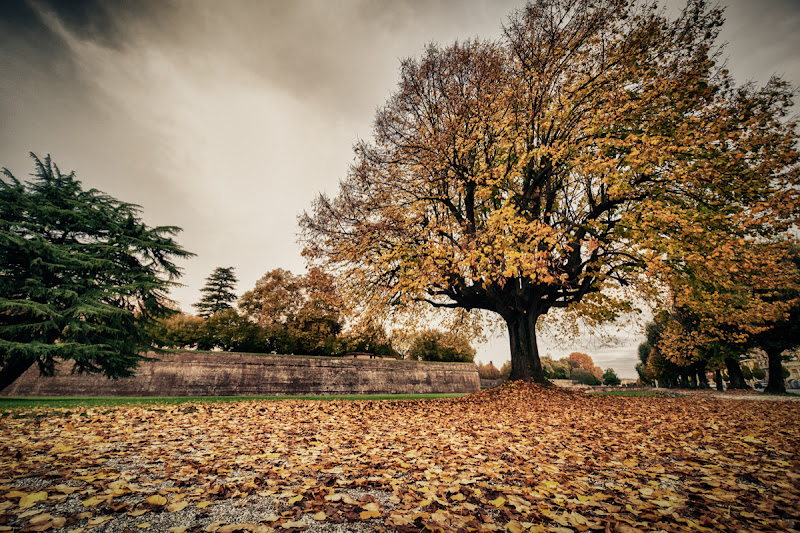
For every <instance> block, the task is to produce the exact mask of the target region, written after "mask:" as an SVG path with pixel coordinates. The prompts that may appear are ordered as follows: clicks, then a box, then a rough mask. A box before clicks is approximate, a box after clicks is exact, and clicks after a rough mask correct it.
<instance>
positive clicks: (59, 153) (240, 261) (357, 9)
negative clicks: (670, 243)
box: [0, 0, 800, 377]
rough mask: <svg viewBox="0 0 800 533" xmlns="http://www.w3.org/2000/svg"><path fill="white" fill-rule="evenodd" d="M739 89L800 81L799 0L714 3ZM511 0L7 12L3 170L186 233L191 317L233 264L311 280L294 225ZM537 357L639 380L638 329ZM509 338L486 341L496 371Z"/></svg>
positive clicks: (15, 7) (284, 0) (484, 357)
mask: <svg viewBox="0 0 800 533" xmlns="http://www.w3.org/2000/svg"><path fill="white" fill-rule="evenodd" d="M721 3H722V5H727V6H728V9H727V11H726V14H727V16H726V18H727V23H726V25H725V27H724V29H723V33H722V37H723V40H724V41H726V42H728V43H729V44H728V45H727V48H726V55H727V57H728V58H729V67H730V68H731V71H732V72H733V74H734V76H735V77H736V79H737V81H744V80H755V81H757V82H761V83H763V82H765V81H766V80H768V79H769V77H770V75H772V74H779V75H781V76H783V77H784V78H785V79H788V80H790V81H791V82H792V83H794V84H795V85H797V84H798V83H800V53H798V51H799V50H800V30H798V28H800V1H798V0H758V1H756V0H727V1H726V0H722V2H721ZM522 5H524V2H521V1H513V0H441V1H435V0H434V1H424V0H418V1H412V0H408V1H398V0H385V1H383V0H380V1H379V0H360V1H359V0H352V1H346V0H318V1H313V0H301V1H298V0H280V1H279V0H272V1H267V0H261V1H256V0H253V1H244V0H240V1H235V0H232V1H225V2H220V1H216V0H193V1H178V0H175V1H170V0H152V1H145V0H132V1H122V0H119V1H113V0H105V1H101V0H98V1H83V0H81V1H78V0H61V1H57V0H48V1H30V2H25V1H19V0H0V167H6V168H8V169H9V170H11V172H13V173H14V174H15V175H16V176H17V177H18V178H20V179H23V178H26V177H27V175H28V174H29V173H30V172H32V171H33V165H32V162H31V160H30V159H29V158H28V155H27V154H28V152H31V151H33V152H35V153H36V154H38V155H40V156H44V155H46V154H48V153H49V154H51V155H52V157H53V160H54V161H55V162H56V163H57V164H58V165H59V167H60V168H61V169H62V170H63V171H69V170H75V171H76V172H77V175H78V177H79V179H80V180H81V181H83V183H84V186H85V187H86V188H90V187H94V188H97V189H100V190H102V191H104V192H107V193H109V194H111V195H112V196H115V197H116V198H118V199H120V200H123V201H126V202H132V203H137V204H140V205H141V206H142V207H143V210H144V211H143V217H144V219H145V221H146V222H147V223H148V224H150V225H176V226H180V227H181V228H183V233H181V234H180V235H179V238H178V240H179V242H180V243H181V244H182V245H183V246H184V247H185V248H186V249H188V250H190V251H192V252H194V253H196V254H197V257H195V258H193V259H190V260H187V261H185V262H184V263H183V265H182V266H183V268H184V269H185V275H184V277H183V278H182V282H183V283H184V284H185V287H182V288H179V289H176V290H174V291H173V297H174V298H175V299H176V300H177V301H178V302H179V303H180V304H181V306H182V308H183V309H184V310H185V311H188V312H192V311H193V309H192V307H191V304H192V303H194V302H196V301H197V299H198V295H199V289H200V288H201V287H202V286H203V283H204V280H205V278H206V276H208V275H209V274H210V273H211V271H212V270H213V269H214V268H215V267H218V266H233V267H235V268H236V273H237V275H238V278H239V280H240V282H239V286H238V289H239V294H241V293H242V292H244V291H245V290H249V289H250V288H252V287H253V286H254V284H255V281H256V280H257V279H258V278H260V277H261V276H262V275H263V274H264V273H265V272H267V271H269V270H272V269H274V268H278V267H281V268H286V269H289V270H292V271H293V272H295V273H302V272H303V271H304V269H305V266H304V262H303V259H302V258H301V256H300V247H299V246H298V244H297V242H296V237H297V231H298V229H297V223H296V217H297V215H298V214H299V213H300V212H301V211H303V210H304V209H308V208H309V206H310V203H311V201H312V199H313V197H314V195H315V194H317V193H318V192H321V191H326V192H328V193H335V192H336V188H337V183H338V180H339V179H341V178H342V177H344V175H345V173H346V169H347V166H348V164H349V163H350V162H351V161H352V159H353V152H352V145H353V143H354V142H355V141H356V140H357V139H359V138H363V139H368V138H370V136H371V125H372V119H373V116H374V113H375V110H376V108H377V107H378V106H380V105H382V104H383V103H384V102H385V100H386V99H387V97H388V95H389V94H390V93H391V92H392V91H393V90H394V88H395V87H396V84H397V80H398V67H399V62H400V60H401V59H402V58H405V57H410V56H415V55H418V54H419V53H420V52H421V51H422V50H423V48H424V46H425V44H426V43H429V42H431V41H434V42H437V43H439V44H443V45H446V44H449V43H451V42H453V41H454V40H456V39H461V40H463V39H466V38H470V37H475V36H477V37H482V38H487V39H492V38H497V37H499V35H500V33H501V26H502V24H503V22H504V21H505V20H506V18H507V16H508V14H509V13H510V12H511V11H512V10H513V9H515V8H518V7H521V6H522ZM618 337H619V338H620V339H622V340H620V341H619V342H618V343H612V344H605V345H604V344H603V343H601V342H599V341H592V340H591V339H587V340H586V343H584V344H577V345H571V344H564V343H562V344H555V343H553V342H551V341H548V340H547V339H544V346H543V348H542V353H543V355H544V354H550V355H552V356H553V357H555V358H559V357H563V356H565V355H567V354H568V353H569V352H571V351H574V349H580V350H581V351H586V352H588V353H589V354H590V355H591V356H592V357H593V358H594V360H595V363H596V364H599V365H600V366H602V367H603V368H607V367H613V368H615V369H616V370H617V373H618V374H619V375H621V376H623V377H635V370H634V364H635V363H636V345H637V344H638V343H639V342H640V341H641V337H640V334H639V332H638V330H637V329H636V328H631V327H629V328H627V329H625V330H624V331H622V332H621V333H620V334H619V335H618ZM508 358H509V349H508V346H507V340H506V339H504V338H498V339H495V340H494V341H492V342H490V343H489V344H488V345H484V346H480V347H479V359H480V360H481V361H483V362H488V361H489V360H492V361H493V362H494V363H495V365H497V366H498V367H499V366H500V365H501V364H502V363H503V362H504V361H505V360H507V359H508Z"/></svg>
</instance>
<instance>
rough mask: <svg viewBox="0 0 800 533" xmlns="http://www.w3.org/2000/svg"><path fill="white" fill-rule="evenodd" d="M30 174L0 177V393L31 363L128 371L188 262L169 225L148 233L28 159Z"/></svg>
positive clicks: (98, 195) (67, 178) (135, 210)
mask: <svg viewBox="0 0 800 533" xmlns="http://www.w3.org/2000/svg"><path fill="white" fill-rule="evenodd" d="M31 157H32V158H33V160H34V162H35V165H36V173H35V174H34V178H33V180H32V181H30V182H28V183H25V184H23V183H21V182H20V181H19V180H17V179H16V178H15V177H14V176H13V175H12V174H11V172H9V171H8V170H7V169H5V168H4V169H3V175H4V176H5V178H6V179H3V178H0V390H2V389H3V388H5V387H6V386H8V385H10V384H11V383H13V382H14V380H15V379H16V378H17V377H19V376H20V375H21V374H22V373H23V372H25V371H26V370H27V369H28V368H30V367H31V366H32V365H33V364H34V363H37V364H38V366H39V369H40V371H41V372H42V373H43V374H51V373H52V372H53V371H54V368H55V362H56V360H57V359H62V360H72V361H74V363H75V370H76V371H79V372H103V373H105V374H106V375H107V376H109V377H123V376H128V375H131V374H132V373H133V370H134V369H135V367H136V365H137V363H138V361H139V360H141V359H142V358H143V356H142V355H141V352H143V351H146V350H147V349H149V348H150V347H151V345H152V341H153V339H152V336H151V334H150V333H148V326H151V325H152V323H153V321H154V320H156V319H158V318H160V317H163V316H167V315H169V314H170V313H174V311H172V310H171V309H170V308H169V307H168V306H167V304H168V303H170V302H169V299H168V298H167V292H168V290H169V288H170V287H171V286H173V285H174V284H175V279H176V278H178V277H179V276H180V274H181V271H180V269H179V268H178V267H177V266H176V265H175V263H174V262H173V260H174V259H175V258H181V257H187V256H190V255H192V254H191V253H189V252H187V251H185V250H184V249H183V248H181V247H180V246H179V245H178V244H177V243H176V242H175V241H174V240H173V236H174V235H175V234H177V233H178V232H179V231H180V228H177V227H171V226H169V227H154V228H151V227H148V226H147V225H145V224H144V223H143V222H142V220H141V219H140V218H139V212H140V207H139V206H137V205H134V204H128V203H125V202H121V201H119V200H116V199H115V198H113V197H111V196H109V195H107V194H105V193H102V192H100V191H97V190H95V189H90V190H83V189H82V187H81V182H80V181H78V180H77V179H75V173H74V172H71V173H69V174H62V173H61V171H60V170H59V169H58V167H57V166H56V165H55V164H54V163H52V162H51V160H50V157H49V156H48V157H47V158H45V159H44V161H42V160H40V159H39V158H38V157H36V155H34V154H31Z"/></svg>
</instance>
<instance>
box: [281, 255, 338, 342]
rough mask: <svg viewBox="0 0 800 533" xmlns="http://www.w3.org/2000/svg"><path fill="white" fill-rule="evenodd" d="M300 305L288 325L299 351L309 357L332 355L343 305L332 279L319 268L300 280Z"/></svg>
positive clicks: (313, 269)
mask: <svg viewBox="0 0 800 533" xmlns="http://www.w3.org/2000/svg"><path fill="white" fill-rule="evenodd" d="M300 287H301V291H302V294H303V302H302V304H301V306H300V308H299V309H298V311H297V313H296V315H295V316H294V317H291V318H290V320H289V321H288V323H287V326H288V328H289V329H290V330H291V332H292V334H293V335H294V336H295V337H296V338H297V341H298V351H299V352H300V353H305V354H310V355H331V354H333V353H334V352H335V351H336V336H337V335H338V334H339V333H340V332H341V330H342V318H341V315H342V301H341V299H340V298H339V297H338V295H337V294H336V290H335V288H334V284H333V278H332V277H331V276H330V275H329V274H327V273H325V272H323V271H322V270H321V269H319V268H311V269H309V271H308V273H307V274H306V275H305V276H302V277H301V278H300Z"/></svg>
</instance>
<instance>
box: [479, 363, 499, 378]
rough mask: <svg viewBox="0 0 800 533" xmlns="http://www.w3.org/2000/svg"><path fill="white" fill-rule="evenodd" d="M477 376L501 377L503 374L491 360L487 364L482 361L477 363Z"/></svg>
mask: <svg viewBox="0 0 800 533" xmlns="http://www.w3.org/2000/svg"><path fill="white" fill-rule="evenodd" d="M478 376H480V378H481V379H502V378H503V374H502V373H501V372H500V370H498V368H497V367H496V366H494V364H492V362H491V361H489V363H488V364H486V365H484V364H483V363H481V364H479V365H478Z"/></svg>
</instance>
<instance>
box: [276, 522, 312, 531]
mask: <svg viewBox="0 0 800 533" xmlns="http://www.w3.org/2000/svg"><path fill="white" fill-rule="evenodd" d="M281 527H282V528H283V529H291V528H293V527H308V524H306V523H305V522H300V521H299V520H295V521H294V522H284V523H283V524H281Z"/></svg>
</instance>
